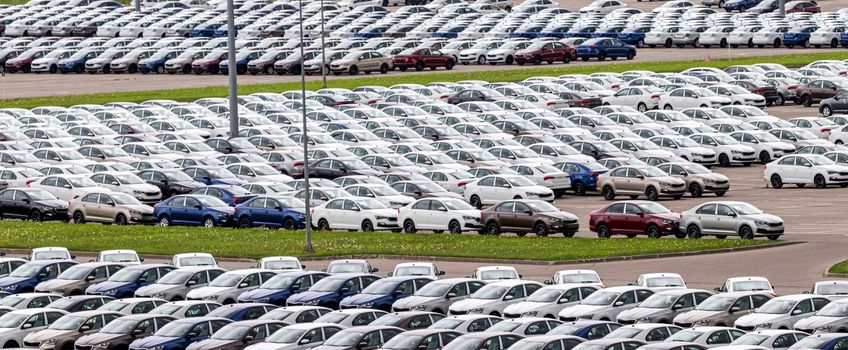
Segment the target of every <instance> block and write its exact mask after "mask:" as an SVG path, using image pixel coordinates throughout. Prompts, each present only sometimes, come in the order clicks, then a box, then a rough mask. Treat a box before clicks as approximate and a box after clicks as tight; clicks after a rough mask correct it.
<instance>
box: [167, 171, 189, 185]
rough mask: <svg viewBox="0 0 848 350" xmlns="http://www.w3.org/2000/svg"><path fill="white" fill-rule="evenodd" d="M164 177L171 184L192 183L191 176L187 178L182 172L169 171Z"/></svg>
mask: <svg viewBox="0 0 848 350" xmlns="http://www.w3.org/2000/svg"><path fill="white" fill-rule="evenodd" d="M164 175H165V177H166V178H168V180H169V181H173V182H181V181H192V179H191V176H188V175H187V174H186V173H184V172H182V171H170V172H166V173H164Z"/></svg>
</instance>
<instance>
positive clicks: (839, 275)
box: [823, 271, 848, 278]
mask: <svg viewBox="0 0 848 350" xmlns="http://www.w3.org/2000/svg"><path fill="white" fill-rule="evenodd" d="M823 275H824V277H833V278H848V273H833V272H827V271H825V272H824V274H823Z"/></svg>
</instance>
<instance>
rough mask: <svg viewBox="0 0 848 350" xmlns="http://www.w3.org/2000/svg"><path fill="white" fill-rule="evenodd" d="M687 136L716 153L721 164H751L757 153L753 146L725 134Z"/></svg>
mask: <svg viewBox="0 0 848 350" xmlns="http://www.w3.org/2000/svg"><path fill="white" fill-rule="evenodd" d="M689 138H690V139H692V141H695V143H697V144H699V145H701V146H703V147H706V148H709V149H712V150H713V152H715V153H716V157H717V159H718V164H719V165H721V166H730V165H731V164H740V163H741V164H751V163H753V162H754V161H755V160H756V159H757V154H756V152H754V149H753V148H751V147H749V146H745V145H743V144H741V143H739V141H736V140H735V139H734V138H732V137H730V136H728V135H725V134H719V133H708V134H693V135H690V136H689Z"/></svg>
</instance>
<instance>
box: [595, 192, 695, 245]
mask: <svg viewBox="0 0 848 350" xmlns="http://www.w3.org/2000/svg"><path fill="white" fill-rule="evenodd" d="M589 230H590V231H592V232H597V233H598V237H600V238H610V236H612V235H625V236H627V237H629V238H633V237H636V236H637V235H648V237H651V238H660V237H662V236H665V235H674V236H675V237H677V238H683V237H686V235H685V234H683V233H681V232H680V214H679V213H675V212H672V211H671V210H669V209H668V208H666V207H664V206H663V205H662V204H659V203H657V202H651V201H621V202H615V203H612V204H609V205H607V206H604V207H603V208H601V209H598V210H595V211H593V212H591V213H589Z"/></svg>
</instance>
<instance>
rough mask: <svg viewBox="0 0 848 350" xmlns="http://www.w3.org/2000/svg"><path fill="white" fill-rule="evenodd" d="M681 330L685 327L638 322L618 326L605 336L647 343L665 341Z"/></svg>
mask: <svg viewBox="0 0 848 350" xmlns="http://www.w3.org/2000/svg"><path fill="white" fill-rule="evenodd" d="M681 330H683V329H682V328H680V327H678V326H674V325H670V324H665V323H637V324H630V325H624V326H621V327H618V328H617V329H615V330H613V331H612V332H610V333H609V334H607V335H605V336H604V337H609V338H610V339H617V338H628V339H634V340H639V341H643V342H646V343H658V342H662V341H665V340H666V338H668V337H669V336H671V335H672V334H674V333H677V332H679V331H681Z"/></svg>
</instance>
